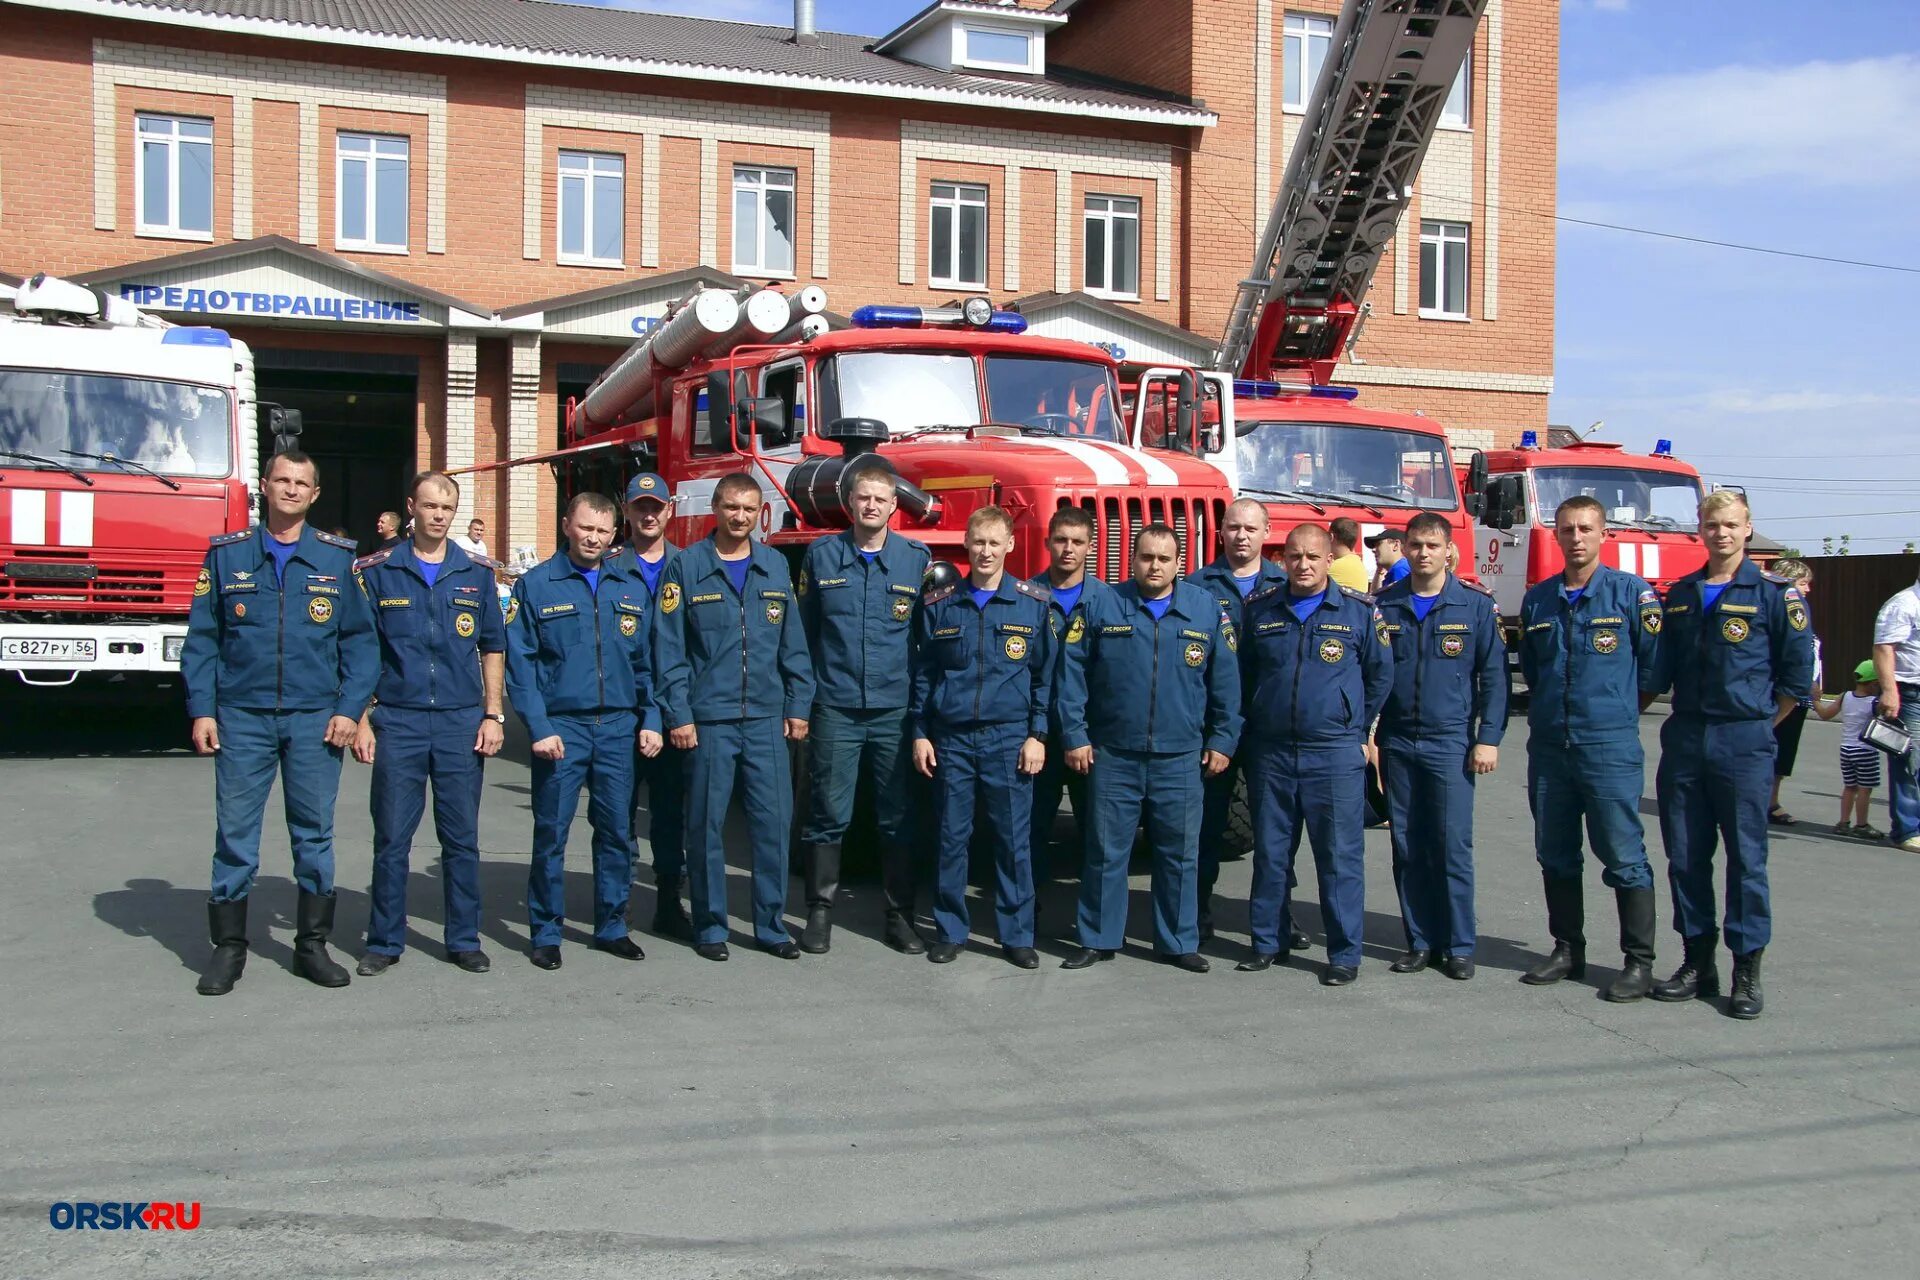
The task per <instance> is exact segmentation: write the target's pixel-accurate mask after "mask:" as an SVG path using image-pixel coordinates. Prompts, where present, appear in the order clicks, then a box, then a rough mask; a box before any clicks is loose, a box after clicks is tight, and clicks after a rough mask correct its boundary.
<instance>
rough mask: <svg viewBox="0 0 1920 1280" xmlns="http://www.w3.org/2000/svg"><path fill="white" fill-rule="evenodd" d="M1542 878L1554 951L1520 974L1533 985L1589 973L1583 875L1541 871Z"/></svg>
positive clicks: (1523, 980) (1528, 983)
mask: <svg viewBox="0 0 1920 1280" xmlns="http://www.w3.org/2000/svg"><path fill="white" fill-rule="evenodd" d="M1540 878H1541V880H1542V882H1543V883H1544V884H1545V885H1546V890H1547V932H1548V933H1551V934H1552V935H1553V954H1552V955H1549V956H1548V957H1547V958H1546V959H1545V960H1542V961H1541V962H1540V963H1539V964H1537V965H1535V966H1533V968H1531V969H1529V970H1527V971H1526V972H1525V973H1523V974H1521V975H1520V981H1522V982H1524V983H1526V984H1527V985H1528V986H1530V987H1544V986H1547V985H1549V984H1551V983H1555V982H1558V981H1560V979H1562V978H1584V977H1586V976H1587V906H1586V899H1585V898H1584V897H1583V896H1582V892H1581V888H1580V877H1579V876H1554V875H1547V874H1546V873H1545V872H1542V873H1541V877H1540Z"/></svg>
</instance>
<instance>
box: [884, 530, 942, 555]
mask: <svg viewBox="0 0 1920 1280" xmlns="http://www.w3.org/2000/svg"><path fill="white" fill-rule="evenodd" d="M893 536H894V537H896V538H898V539H900V541H902V542H904V543H906V544H907V545H908V546H909V547H911V548H912V549H913V550H915V551H924V552H926V553H927V555H928V557H929V558H931V557H932V555H933V548H932V547H929V546H928V545H927V544H926V543H924V542H922V541H920V539H918V538H909V537H908V536H907V535H906V534H904V533H896V534H894V535H893Z"/></svg>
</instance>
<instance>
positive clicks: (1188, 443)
mask: <svg viewBox="0 0 1920 1280" xmlns="http://www.w3.org/2000/svg"><path fill="white" fill-rule="evenodd" d="M1179 396H1180V398H1179V401H1178V404H1177V405H1176V407H1175V409H1174V425H1173V441H1172V443H1173V447H1174V448H1176V449H1198V448H1199V446H1200V378H1199V375H1198V374H1196V373H1194V371H1193V370H1191V369H1182V370H1181V371H1180V391H1179Z"/></svg>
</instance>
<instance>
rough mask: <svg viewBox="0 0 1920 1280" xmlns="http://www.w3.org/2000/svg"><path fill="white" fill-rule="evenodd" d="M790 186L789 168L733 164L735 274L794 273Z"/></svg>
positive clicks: (792, 174)
mask: <svg viewBox="0 0 1920 1280" xmlns="http://www.w3.org/2000/svg"><path fill="white" fill-rule="evenodd" d="M793 188H794V173H793V170H791V169H769V168H767V167H766V166H764V165H735V166H734V170H733V270H734V272H735V273H736V274H739V275H755V276H790V275H792V274H793V226H794V221H793V218H794V206H793Z"/></svg>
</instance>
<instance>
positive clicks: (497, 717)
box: [486, 711, 507, 724]
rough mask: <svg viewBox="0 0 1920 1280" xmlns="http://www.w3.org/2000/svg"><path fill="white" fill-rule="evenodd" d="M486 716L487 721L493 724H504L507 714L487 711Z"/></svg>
mask: <svg viewBox="0 0 1920 1280" xmlns="http://www.w3.org/2000/svg"><path fill="white" fill-rule="evenodd" d="M486 716H487V719H489V720H491V721H493V722H494V723H495V724H505V723H506V722H507V713H506V712H504V711H489V712H487V713H486Z"/></svg>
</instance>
